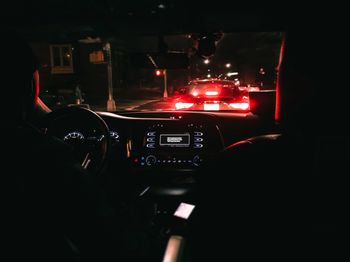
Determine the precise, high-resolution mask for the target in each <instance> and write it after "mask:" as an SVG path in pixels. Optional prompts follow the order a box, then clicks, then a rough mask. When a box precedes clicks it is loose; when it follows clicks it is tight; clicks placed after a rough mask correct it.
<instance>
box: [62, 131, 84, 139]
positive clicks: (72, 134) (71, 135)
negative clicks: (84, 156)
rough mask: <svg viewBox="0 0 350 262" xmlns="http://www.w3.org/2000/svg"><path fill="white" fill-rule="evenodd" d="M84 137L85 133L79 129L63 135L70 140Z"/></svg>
mask: <svg viewBox="0 0 350 262" xmlns="http://www.w3.org/2000/svg"><path fill="white" fill-rule="evenodd" d="M82 139H84V135H83V134H82V133H80V132H78V131H74V132H70V133H68V134H67V135H65V136H64V137H63V140H64V141H68V140H82Z"/></svg>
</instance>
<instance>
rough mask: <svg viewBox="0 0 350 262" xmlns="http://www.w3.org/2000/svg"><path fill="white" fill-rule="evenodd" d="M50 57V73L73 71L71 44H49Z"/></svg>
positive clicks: (68, 72) (69, 72)
mask: <svg viewBox="0 0 350 262" xmlns="http://www.w3.org/2000/svg"><path fill="white" fill-rule="evenodd" d="M50 58H51V73H52V74H71V73H74V70H73V55H72V46H71V45H50Z"/></svg>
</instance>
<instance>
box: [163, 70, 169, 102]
mask: <svg viewBox="0 0 350 262" xmlns="http://www.w3.org/2000/svg"><path fill="white" fill-rule="evenodd" d="M163 75H164V92H163V97H164V98H166V97H168V83H167V82H168V81H167V71H166V69H164V70H163Z"/></svg>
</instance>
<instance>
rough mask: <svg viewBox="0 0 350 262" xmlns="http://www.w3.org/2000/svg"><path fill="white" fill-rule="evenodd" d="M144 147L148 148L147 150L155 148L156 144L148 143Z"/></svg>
mask: <svg viewBox="0 0 350 262" xmlns="http://www.w3.org/2000/svg"><path fill="white" fill-rule="evenodd" d="M146 147H148V148H156V144H155V143H148V144H146Z"/></svg>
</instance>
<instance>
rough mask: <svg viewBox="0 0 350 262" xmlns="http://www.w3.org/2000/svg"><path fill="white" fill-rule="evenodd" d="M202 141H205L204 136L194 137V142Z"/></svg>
mask: <svg viewBox="0 0 350 262" xmlns="http://www.w3.org/2000/svg"><path fill="white" fill-rule="evenodd" d="M202 141H203V138H201V137H195V138H194V142H202Z"/></svg>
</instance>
